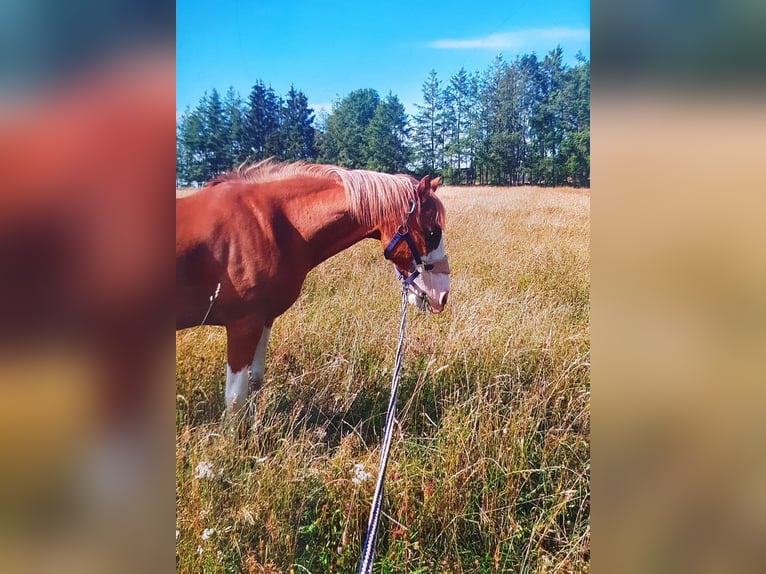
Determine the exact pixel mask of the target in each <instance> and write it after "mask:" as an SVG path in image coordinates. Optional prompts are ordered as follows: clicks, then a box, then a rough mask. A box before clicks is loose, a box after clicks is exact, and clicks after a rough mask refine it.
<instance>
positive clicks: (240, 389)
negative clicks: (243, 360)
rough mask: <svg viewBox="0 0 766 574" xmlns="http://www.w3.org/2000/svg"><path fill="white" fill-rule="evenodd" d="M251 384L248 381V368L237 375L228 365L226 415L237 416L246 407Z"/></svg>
mask: <svg viewBox="0 0 766 574" xmlns="http://www.w3.org/2000/svg"><path fill="white" fill-rule="evenodd" d="M248 389H249V383H248V380H247V367H245V368H243V369H242V370H241V371H238V372H236V373H234V372H232V370H231V367H230V366H229V363H226V392H225V395H224V396H225V397H226V413H227V414H229V415H232V414H236V413H237V412H239V410H240V409H241V408H242V407H244V406H245V402H246V401H247V393H248Z"/></svg>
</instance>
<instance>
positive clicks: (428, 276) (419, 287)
mask: <svg viewBox="0 0 766 574" xmlns="http://www.w3.org/2000/svg"><path fill="white" fill-rule="evenodd" d="M445 258H446V255H445V253H444V239H443V238H442V240H441V241H440V242H439V245H438V246H437V247H436V249H434V250H433V251H431V252H430V253H428V254H426V255H425V257H423V263H435V262H437V261H442V260H444V259H445ZM413 284H414V287H410V290H409V293H408V294H407V300H408V301H409V302H410V303H411V304H413V305H416V306H420V304H419V302H420V297H419V295H420V294H421V293H425V294H426V297H427V299H428V303H429V306H430V307H431V310H433V311H436V312H439V311H441V310H442V309H444V305H443V304H442V297H443V296H444V295H446V294H447V293H448V292H449V275H448V274H446V273H434V272H432V271H426V272H424V273H421V274H420V275H418V276H417V277H416V278H415V280H414V281H413Z"/></svg>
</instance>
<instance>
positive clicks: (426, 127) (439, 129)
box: [413, 70, 444, 175]
mask: <svg viewBox="0 0 766 574" xmlns="http://www.w3.org/2000/svg"><path fill="white" fill-rule="evenodd" d="M422 91H423V105H416V107H417V108H418V113H417V114H416V115H415V117H414V118H413V140H414V146H415V157H416V161H417V164H418V167H419V170H420V171H422V172H427V173H430V174H434V175H435V174H436V173H438V172H439V170H440V169H441V161H440V160H441V157H442V143H443V139H444V138H443V125H442V120H443V117H442V111H443V108H444V104H443V93H442V90H441V88H440V82H439V79H438V77H437V74H436V70H431V73H430V74H429V75H428V79H427V80H426V81H425V82H424V83H423V87H422Z"/></svg>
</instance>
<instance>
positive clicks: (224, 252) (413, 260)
mask: <svg viewBox="0 0 766 574" xmlns="http://www.w3.org/2000/svg"><path fill="white" fill-rule="evenodd" d="M438 185H439V179H438V178H435V179H433V180H432V179H431V178H430V177H428V176H426V177H424V178H423V179H421V180H420V181H419V182H418V180H416V179H415V178H413V177H410V176H408V175H389V174H384V173H376V172H371V171H362V170H347V169H343V168H340V167H335V166H327V165H314V164H306V163H293V164H280V163H273V162H271V161H265V162H261V163H258V164H255V165H252V166H250V167H246V168H245V167H240V168H239V169H238V170H237V171H235V172H233V173H229V174H226V175H223V176H219V177H217V178H215V179H214V180H212V181H211V182H209V183H208V184H207V185H206V186H205V187H204V188H203V189H202V190H200V191H199V192H197V193H195V194H193V195H190V196H187V197H183V198H178V199H176V329H185V328H187V327H193V326H197V325H200V324H202V323H203V320H204V321H205V324H209V325H222V326H224V327H226V336H227V353H226V355H227V365H226V395H225V396H226V410H227V413H229V414H232V413H235V412H237V411H239V410H240V409H241V408H242V406H243V405H244V404H245V402H246V400H247V396H248V392H249V389H250V387H251V386H252V387H253V388H255V389H257V388H259V387H260V385H261V383H262V382H263V376H264V368H265V356H266V347H267V345H268V341H269V334H270V332H271V327H272V324H273V322H274V319H276V318H277V317H278V316H279V315H281V314H282V313H284V312H285V311H286V310H287V309H288V308H289V307H290V306H291V305H292V304H293V303H294V302H295V300H296V299H297V298H298V295H299V294H300V290H301V286H302V285H303V281H304V280H305V278H306V275H307V274H308V272H309V271H310V270H311V269H312V268H314V267H316V266H317V265H319V264H320V263H321V262H322V261H324V260H326V259H328V258H330V257H332V256H333V255H335V254H337V253H339V252H340V251H342V250H344V249H346V248H347V247H350V246H351V245H353V244H355V243H357V242H358V241H361V240H362V239H365V238H374V239H377V240H379V241H380V242H381V244H382V245H383V246H385V256H386V258H387V259H389V260H391V261H392V262H393V264H394V265H395V267H396V269H397V271H398V273H399V275H400V276H401V277H402V280H403V281H404V282H405V284H406V285H407V288H408V300H409V301H410V303H413V304H419V305H420V306H421V307H426V306H427V307H428V308H429V309H430V310H431V312H433V313H439V312H441V311H442V310H443V309H444V306H445V304H446V302H447V294H448V292H449V265H448V263H447V256H446V254H445V252H444V243H443V241H442V228H443V227H444V206H443V205H442V203H441V201H440V200H439V199H438V198H437V197H436V195H435V194H434V192H435V191H436V188H437V186H438ZM211 297H212V298H213V299H212V305H211ZM248 367H250V372H249V373H248Z"/></svg>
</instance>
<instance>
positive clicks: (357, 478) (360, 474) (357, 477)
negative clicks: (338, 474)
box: [351, 463, 372, 484]
mask: <svg viewBox="0 0 766 574" xmlns="http://www.w3.org/2000/svg"><path fill="white" fill-rule="evenodd" d="M351 474H353V475H354V478H352V479H351V482H353V483H354V484H362V483H363V482H364V481H365V480H367V479H368V478H370V477H371V476H372V475H371V474H370V473H369V472H367V471H365V470H364V465H363V464H361V463H356V464H355V465H354V468H352V469H351Z"/></svg>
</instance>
